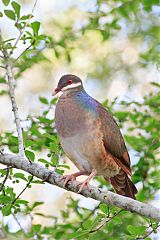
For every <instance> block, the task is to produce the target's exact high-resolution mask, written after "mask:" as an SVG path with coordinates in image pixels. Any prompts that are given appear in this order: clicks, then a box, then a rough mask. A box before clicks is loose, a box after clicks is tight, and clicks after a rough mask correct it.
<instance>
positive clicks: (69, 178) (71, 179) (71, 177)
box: [61, 174, 76, 187]
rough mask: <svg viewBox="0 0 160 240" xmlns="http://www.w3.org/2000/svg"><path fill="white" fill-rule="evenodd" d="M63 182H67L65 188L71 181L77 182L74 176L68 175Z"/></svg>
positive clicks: (63, 178)
mask: <svg viewBox="0 0 160 240" xmlns="http://www.w3.org/2000/svg"><path fill="white" fill-rule="evenodd" d="M61 180H65V181H64V184H63V186H64V187H65V186H66V185H67V183H68V182H69V181H74V180H76V177H75V176H74V174H71V175H66V176H63V177H62V178H61Z"/></svg>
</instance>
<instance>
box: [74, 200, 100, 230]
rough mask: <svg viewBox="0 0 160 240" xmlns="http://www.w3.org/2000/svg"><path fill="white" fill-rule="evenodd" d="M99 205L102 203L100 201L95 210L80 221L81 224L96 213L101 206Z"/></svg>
mask: <svg viewBox="0 0 160 240" xmlns="http://www.w3.org/2000/svg"><path fill="white" fill-rule="evenodd" d="M99 205H100V203H99V204H98V205H97V206H96V207H95V208H94V209H93V210H91V211H90V213H89V214H88V216H87V217H85V218H84V219H83V221H81V222H80V225H82V224H83V223H84V222H85V221H87V220H88V219H89V218H90V217H91V216H92V215H93V214H94V213H95V211H96V210H97V209H98V208H99ZM78 228H79V227H78Z"/></svg>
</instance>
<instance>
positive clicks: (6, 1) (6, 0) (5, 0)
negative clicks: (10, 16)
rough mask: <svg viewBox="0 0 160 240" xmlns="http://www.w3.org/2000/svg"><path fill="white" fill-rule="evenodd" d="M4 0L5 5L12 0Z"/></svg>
mask: <svg viewBox="0 0 160 240" xmlns="http://www.w3.org/2000/svg"><path fill="white" fill-rule="evenodd" d="M2 2H3V4H4V5H5V6H8V4H9V2H10V0H2Z"/></svg>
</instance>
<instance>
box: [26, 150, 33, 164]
mask: <svg viewBox="0 0 160 240" xmlns="http://www.w3.org/2000/svg"><path fill="white" fill-rule="evenodd" d="M25 155H26V157H27V158H28V159H30V160H31V161H33V162H34V159H35V154H34V152H32V151H29V150H25Z"/></svg>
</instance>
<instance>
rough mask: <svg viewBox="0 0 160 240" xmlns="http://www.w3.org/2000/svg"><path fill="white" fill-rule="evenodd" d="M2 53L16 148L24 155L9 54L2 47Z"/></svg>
mask: <svg viewBox="0 0 160 240" xmlns="http://www.w3.org/2000/svg"><path fill="white" fill-rule="evenodd" d="M3 55H4V60H5V65H6V75H7V80H8V85H9V94H10V99H11V103H12V111H13V113H14V118H15V123H16V128H17V134H18V149H19V155H20V156H22V157H24V155H25V154H24V143H23V135H22V128H21V123H20V118H19V113H18V107H17V103H16V99H15V91H14V89H15V80H14V76H13V72H12V67H11V64H10V62H9V56H8V53H7V51H6V49H3Z"/></svg>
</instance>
